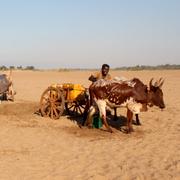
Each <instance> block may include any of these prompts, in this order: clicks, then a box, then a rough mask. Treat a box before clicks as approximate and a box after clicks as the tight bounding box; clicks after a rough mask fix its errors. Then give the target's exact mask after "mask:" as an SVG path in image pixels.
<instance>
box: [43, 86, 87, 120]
mask: <svg viewBox="0 0 180 180" xmlns="http://www.w3.org/2000/svg"><path fill="white" fill-rule="evenodd" d="M86 91H87V89H86V88H84V87H83V86H82V85H80V84H71V83H64V84H53V85H51V86H49V87H48V88H47V89H46V90H45V91H44V92H43V93H42V95H41V99H40V112H41V114H42V116H45V117H50V118H51V119H58V118H60V116H61V115H62V114H63V112H64V110H66V112H67V113H68V114H69V115H72V116H79V115H83V113H84V108H85V105H86V103H87V100H88V98H87V93H86Z"/></svg>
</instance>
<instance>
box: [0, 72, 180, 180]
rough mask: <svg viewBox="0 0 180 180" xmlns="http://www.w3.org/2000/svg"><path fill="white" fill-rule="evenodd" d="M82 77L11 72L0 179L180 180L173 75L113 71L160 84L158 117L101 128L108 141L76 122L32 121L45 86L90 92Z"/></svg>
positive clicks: (178, 102)
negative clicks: (67, 85)
mask: <svg viewBox="0 0 180 180" xmlns="http://www.w3.org/2000/svg"><path fill="white" fill-rule="evenodd" d="M90 74H91V72H90V71H72V72H70V71H69V72H55V71H54V72H53V71H52V72H51V71H44V72H43V71H41V72H40V71H35V72H32V71H14V72H13V79H14V86H15V89H16V91H17V95H16V97H15V102H2V103H1V104H0V140H1V143H0V179H2V180H5V179H10V180H11V179H13V180H14V179H18V180H19V179H23V180H26V179H28V180H32V179H33V180H36V179H37V180H39V179H43V180H56V179H57V180H59V179H63V180H64V179H65V180H72V179H82V180H86V179H88V180H89V179H93V180H94V179H96V180H101V179H102V180H106V179H108V180H121V179H122V180H131V179H137V180H143V179H148V180H149V179H158V180H159V179H163V180H164V179H180V96H179V92H180V71H175V70H174V71H166V70H163V71H113V72H111V74H112V76H125V77H127V78H133V77H138V78H140V79H141V80H142V81H143V82H144V83H145V84H147V83H148V82H149V80H150V79H151V77H154V78H156V79H158V78H160V77H163V78H165V83H164V85H163V92H164V100H165V104H166V109H165V110H163V111H161V110H160V109H158V108H155V107H153V108H150V109H149V110H148V112H144V113H142V114H140V119H141V122H142V126H135V125H134V130H135V132H133V133H132V134H125V133H123V132H122V131H120V126H121V125H122V121H125V120H126V119H125V115H126V112H125V110H124V109H119V110H118V120H117V121H116V122H115V121H112V120H109V123H110V124H111V126H112V129H113V131H114V133H112V134H110V133H108V132H106V130H105V128H104V127H103V128H102V129H87V128H79V127H78V125H77V123H76V121H77V119H76V118H73V117H70V116H68V115H65V114H64V115H63V116H61V118H60V119H58V120H51V119H50V118H43V117H41V116H39V115H37V114H34V112H35V111H36V109H37V108H38V104H39V99H40V96H41V94H42V92H43V91H44V90H45V89H46V88H47V87H48V86H49V85H50V84H52V83H64V82H72V83H80V84H83V85H84V86H85V87H88V85H89V84H90V83H89V82H88V80H87V79H88V76H89V75H90Z"/></svg>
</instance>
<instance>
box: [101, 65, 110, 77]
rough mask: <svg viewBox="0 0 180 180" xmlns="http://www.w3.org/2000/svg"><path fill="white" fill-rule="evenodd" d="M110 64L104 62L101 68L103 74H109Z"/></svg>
mask: <svg viewBox="0 0 180 180" xmlns="http://www.w3.org/2000/svg"><path fill="white" fill-rule="evenodd" d="M109 68H110V67H109V65H108V64H103V65H102V68H101V72H102V75H103V76H107V74H108V72H109Z"/></svg>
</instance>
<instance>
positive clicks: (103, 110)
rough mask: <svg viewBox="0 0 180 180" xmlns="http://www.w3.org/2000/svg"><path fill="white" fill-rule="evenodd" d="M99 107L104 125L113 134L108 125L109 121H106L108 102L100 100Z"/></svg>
mask: <svg viewBox="0 0 180 180" xmlns="http://www.w3.org/2000/svg"><path fill="white" fill-rule="evenodd" d="M97 105H98V108H99V113H100V117H101V118H102V120H103V123H104V125H105V126H106V128H107V130H108V131H109V132H110V133H112V132H113V131H112V129H111V128H110V127H109V125H108V123H107V119H106V102H105V101H103V100H99V101H97Z"/></svg>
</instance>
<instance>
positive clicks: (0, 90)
mask: <svg viewBox="0 0 180 180" xmlns="http://www.w3.org/2000/svg"><path fill="white" fill-rule="evenodd" d="M15 94H16V92H15V91H14V88H13V82H12V71H10V73H9V74H0V97H1V100H11V101H14V95H15Z"/></svg>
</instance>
